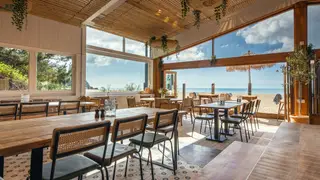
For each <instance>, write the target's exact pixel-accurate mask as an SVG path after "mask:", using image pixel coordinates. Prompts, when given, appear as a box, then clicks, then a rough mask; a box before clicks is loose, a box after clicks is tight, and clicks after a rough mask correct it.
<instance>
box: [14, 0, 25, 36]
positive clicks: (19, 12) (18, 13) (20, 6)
mask: <svg viewBox="0 0 320 180" xmlns="http://www.w3.org/2000/svg"><path fill="white" fill-rule="evenodd" d="M12 2H13V5H12V17H11V20H12V21H11V23H12V25H15V26H16V28H17V30H19V31H21V30H22V27H23V24H24V21H26V25H27V16H28V0H12Z"/></svg>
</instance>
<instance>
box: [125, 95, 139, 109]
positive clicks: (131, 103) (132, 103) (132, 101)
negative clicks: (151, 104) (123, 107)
mask: <svg viewBox="0 0 320 180" xmlns="http://www.w3.org/2000/svg"><path fill="white" fill-rule="evenodd" d="M127 102H128V108H134V107H136V106H137V104H136V98H135V97H127Z"/></svg>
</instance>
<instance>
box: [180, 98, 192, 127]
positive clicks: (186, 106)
mask: <svg viewBox="0 0 320 180" xmlns="http://www.w3.org/2000/svg"><path fill="white" fill-rule="evenodd" d="M192 106H193V100H192V98H189V97H187V98H185V99H183V100H182V106H181V110H183V111H186V112H187V114H189V113H190V118H191V123H192V124H193V123H194V122H193V117H192Z"/></svg>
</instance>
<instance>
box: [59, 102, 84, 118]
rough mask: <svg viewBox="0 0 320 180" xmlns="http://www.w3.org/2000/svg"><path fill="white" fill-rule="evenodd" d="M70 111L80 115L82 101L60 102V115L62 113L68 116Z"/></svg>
mask: <svg viewBox="0 0 320 180" xmlns="http://www.w3.org/2000/svg"><path fill="white" fill-rule="evenodd" d="M68 111H69V112H70V111H71V113H73V114H74V113H79V111H80V101H59V106H58V115H60V113H61V112H63V114H64V115H66V114H67V112H68Z"/></svg>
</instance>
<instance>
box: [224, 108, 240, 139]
mask: <svg viewBox="0 0 320 180" xmlns="http://www.w3.org/2000/svg"><path fill="white" fill-rule="evenodd" d="M235 109H236V108H235ZM228 116H229V110H228V109H225V110H224V117H225V118H228ZM221 134H223V135H227V136H233V135H235V133H234V131H232V132H230V130H229V124H228V123H226V122H225V123H224V132H222V133H221Z"/></svg>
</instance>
